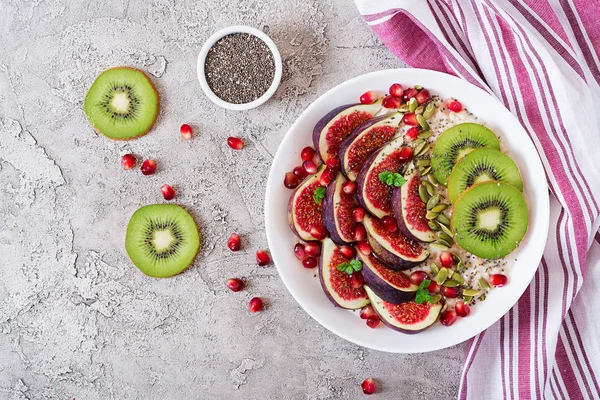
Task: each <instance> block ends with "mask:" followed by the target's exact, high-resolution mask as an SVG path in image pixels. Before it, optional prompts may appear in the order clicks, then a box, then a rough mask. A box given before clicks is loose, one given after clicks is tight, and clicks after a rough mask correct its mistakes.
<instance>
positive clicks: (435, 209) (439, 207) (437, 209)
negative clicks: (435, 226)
mask: <svg viewBox="0 0 600 400" xmlns="http://www.w3.org/2000/svg"><path fill="white" fill-rule="evenodd" d="M446 208H448V204H444V203H441V204H438V205H437V206H435V207H432V208H431V211H433V212H436V213H441V212H442V211H444V210H445V209H446Z"/></svg>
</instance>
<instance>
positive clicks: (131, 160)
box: [121, 154, 135, 169]
mask: <svg viewBox="0 0 600 400" xmlns="http://www.w3.org/2000/svg"><path fill="white" fill-rule="evenodd" d="M134 166H135V156H134V155H133V154H125V155H124V156H123V157H121V167H123V169H131V168H133V167H134Z"/></svg>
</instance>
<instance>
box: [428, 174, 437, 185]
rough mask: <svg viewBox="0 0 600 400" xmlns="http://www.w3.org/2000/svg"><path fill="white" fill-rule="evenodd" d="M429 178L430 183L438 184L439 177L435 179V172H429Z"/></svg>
mask: <svg viewBox="0 0 600 400" xmlns="http://www.w3.org/2000/svg"><path fill="white" fill-rule="evenodd" d="M427 180H428V181H429V183H431V184H432V185H433V186H437V185H438V184H439V183H438V181H437V179H435V176H433V174H429V175H427Z"/></svg>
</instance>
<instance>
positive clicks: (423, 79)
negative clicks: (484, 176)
mask: <svg viewBox="0 0 600 400" xmlns="http://www.w3.org/2000/svg"><path fill="white" fill-rule="evenodd" d="M393 82H401V83H411V84H417V83H418V84H421V85H423V86H427V87H428V88H429V89H430V90H431V91H432V93H434V94H440V95H442V96H444V97H453V96H456V97H459V100H460V101H461V102H463V104H464V105H465V106H466V107H467V108H468V109H469V110H470V111H472V112H473V113H474V114H475V115H476V116H478V117H480V118H481V120H482V122H483V123H485V124H486V125H488V126H489V127H490V128H491V129H492V130H494V131H495V132H496V133H498V134H499V135H500V137H501V139H502V140H504V142H505V144H506V145H507V146H508V149H509V153H510V154H511V156H512V157H513V159H514V160H515V162H517V165H519V168H520V169H521V173H522V175H523V181H524V184H525V185H526V186H525V188H526V191H525V192H524V194H525V197H526V199H527V201H528V208H529V209H530V224H529V230H528V232H527V234H526V236H525V238H524V240H523V242H522V245H521V246H520V247H519V248H518V249H517V250H515V252H513V253H511V254H512V255H514V256H515V257H518V267H519V269H518V272H515V271H516V270H515V267H517V264H516V265H515V267H513V270H512V271H511V275H509V285H507V286H506V287H504V288H502V289H495V290H492V291H491V292H490V293H489V295H488V296H487V299H486V301H485V302H484V303H481V304H477V305H476V306H475V307H473V308H472V310H471V315H470V316H469V317H468V318H465V319H460V320H459V321H458V322H457V323H455V324H454V325H452V326H450V327H444V326H441V324H438V323H436V326H433V327H431V328H428V329H426V330H425V331H423V332H421V333H419V334H416V335H406V334H402V333H399V332H395V331H392V330H391V329H389V328H387V327H384V329H381V328H378V329H370V328H368V327H367V326H366V325H365V324H364V321H363V320H361V319H360V318H359V317H358V315H353V313H352V312H351V311H347V310H343V309H340V308H336V307H334V306H333V305H332V304H331V303H330V302H329V300H328V299H327V298H326V296H325V294H324V293H323V291H322V290H321V288H320V284H319V283H318V278H316V280H317V282H315V281H312V280H311V279H313V275H314V274H315V273H316V270H306V269H304V268H302V266H301V265H300V264H299V262H298V261H297V260H296V259H295V257H294V255H293V251H292V247H293V243H294V242H296V241H297V239H296V238H295V236H294V235H293V233H292V232H291V231H290V229H289V227H288V226H287V210H286V209H285V205H286V204H287V198H288V197H289V195H290V194H291V191H289V190H287V191H285V190H286V189H285V188H284V187H283V175H284V173H285V171H286V170H291V168H290V167H293V166H294V164H299V159H300V158H299V157H300V156H299V152H300V150H301V149H302V148H303V147H304V146H306V145H312V127H310V125H312V126H314V124H315V123H316V122H317V121H318V120H319V118H320V117H322V116H323V115H325V114H326V113H327V112H328V111H329V110H330V109H333V108H334V107H336V106H339V105H341V104H346V103H352V102H353V101H352V100H354V99H358V97H359V96H360V95H361V94H362V93H363V92H365V91H366V90H371V89H377V90H378V91H381V90H387V88H388V87H389V85H390V84H391V83H393ZM434 82H437V86H436V84H435V83H434ZM428 84H429V85H428ZM375 85H377V86H375ZM440 86H441V87H440ZM384 88H385V89H384ZM444 92H446V93H444ZM348 100H350V101H348ZM463 100H464V101H463ZM307 130H308V132H307ZM507 136H510V137H511V139H510V140H508V139H507ZM525 167H526V168H525ZM285 193H287V195H286V194H285ZM284 196H285V198H283V197H284ZM534 199H535V201H533V200H534ZM284 203H285V204H284ZM272 204H273V205H272ZM280 208H281V209H280ZM549 219H550V201H549V195H548V186H547V182H546V177H545V172H544V169H543V165H542V162H541V160H540V158H539V155H538V154H537V151H536V149H535V146H534V145H533V142H532V141H531V139H530V138H529V136H528V135H527V133H526V131H525V130H524V129H523V127H522V126H521V125H520V123H519V122H518V120H517V119H516V117H515V116H514V115H513V114H511V113H510V111H509V110H508V109H506V107H504V105H503V104H502V103H500V101H498V99H496V98H495V97H493V96H491V95H490V94H489V93H487V92H485V91H484V90H482V89H480V88H478V87H476V86H473V85H471V84H470V83H468V82H466V81H464V80H462V79H459V78H457V77H455V76H452V75H448V74H444V73H441V72H437V71H431V70H421V69H395V70H383V71H377V72H372V73H369V74H365V75H361V76H358V77H355V78H353V79H350V80H348V81H346V82H343V83H341V84H340V85H338V86H336V87H334V88H333V89H331V90H329V91H328V92H326V93H325V94H323V95H322V96H320V97H319V98H318V99H316V100H315V101H314V102H313V103H312V104H311V105H309V106H308V107H307V108H306V109H305V110H304V111H303V112H302V113H301V114H300V116H299V117H298V119H297V120H296V121H295V122H294V124H292V126H291V127H290V129H289V131H288V132H287V134H286V136H285V137H284V138H283V140H282V142H281V144H280V145H279V148H278V150H277V154H276V155H275V157H274V159H273V164H272V166H271V170H270V172H269V178H268V181H267V188H266V195H265V228H266V233H267V240H268V243H269V248H270V250H271V255H272V258H273V261H274V263H275V266H276V268H277V270H278V272H279V275H280V277H281V279H282V281H283V282H284V284H285V286H286V287H287V289H288V290H289V292H290V293H291V294H292V296H293V297H294V299H295V300H296V301H297V302H298V304H300V306H301V307H302V308H304V310H305V311H306V312H307V313H308V314H309V315H310V316H311V317H313V318H314V319H315V320H316V321H317V322H319V323H320V324H321V325H323V326H324V327H325V328H327V329H328V330H330V331H331V332H333V333H335V334H336V335H338V336H340V337H342V338H344V339H346V340H348V341H350V342H353V343H355V344H358V345H360V346H364V347H368V348H371V349H374V350H380V351H386V352H392V353H420V352H428V351H434V350H439V349H443V348H446V347H450V346H454V345H456V344H458V343H461V342H464V341H466V340H468V339H470V338H472V337H473V336H475V335H477V334H478V333H480V332H482V331H483V330H485V329H487V328H488V327H490V326H491V325H492V324H494V323H495V322H497V321H498V320H499V319H500V318H501V317H502V316H503V315H504V314H506V313H507V312H508V311H509V310H510V309H511V308H512V307H513V305H514V304H516V302H517V301H518V299H519V298H520V297H521V296H522V295H523V293H524V292H525V290H526V289H527V287H528V286H529V284H530V282H531V280H532V278H533V276H534V274H535V272H536V271H537V268H538V266H539V263H540V260H541V257H542V254H543V250H544V247H545V242H546V239H547V236H548V229H549ZM515 273H517V274H518V275H513V274H515ZM382 325H383V324H382Z"/></svg>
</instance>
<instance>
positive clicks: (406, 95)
mask: <svg viewBox="0 0 600 400" xmlns="http://www.w3.org/2000/svg"><path fill="white" fill-rule="evenodd" d="M417 93H419V91H418V90H417V89H415V88H408V89H406V90H405V91H404V94H403V95H402V100H403V101H404V102H405V103H407V102H408V101H409V100H410V99H412V98H413V97H415V96H416V95H417Z"/></svg>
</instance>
